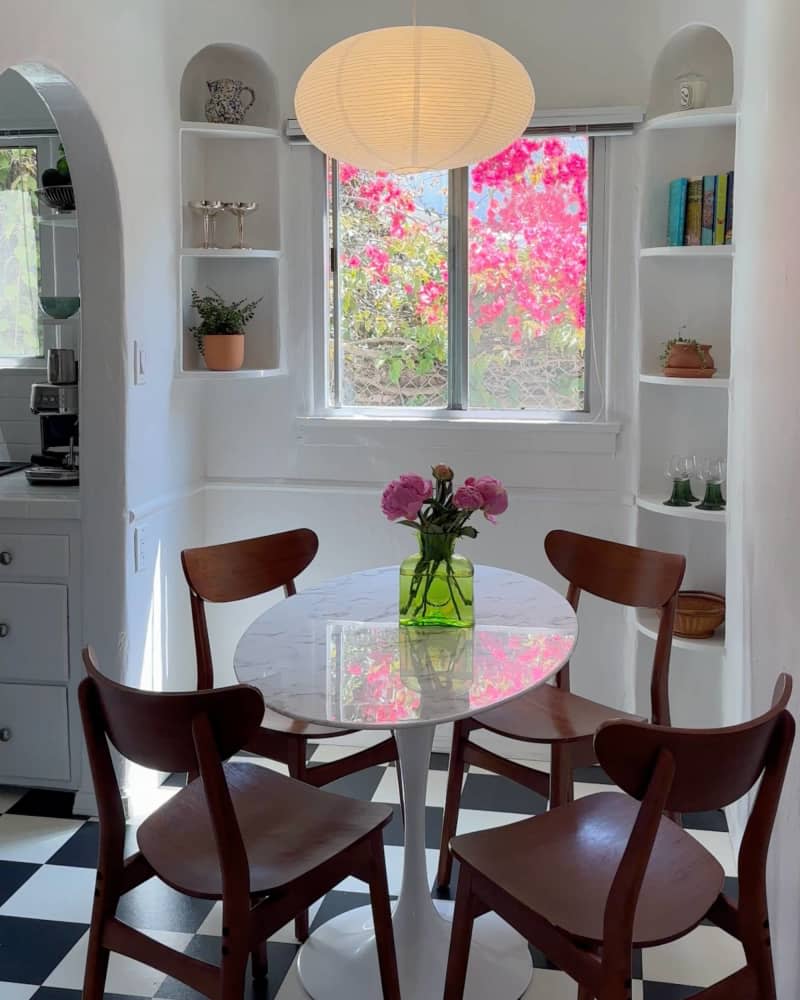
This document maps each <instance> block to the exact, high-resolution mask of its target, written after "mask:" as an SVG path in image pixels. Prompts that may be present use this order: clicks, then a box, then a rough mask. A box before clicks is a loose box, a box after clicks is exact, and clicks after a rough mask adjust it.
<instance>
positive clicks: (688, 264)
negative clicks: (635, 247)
mask: <svg viewBox="0 0 800 1000" xmlns="http://www.w3.org/2000/svg"><path fill="white" fill-rule="evenodd" d="M704 249H705V248H704ZM711 249H713V248H711ZM639 296H640V304H641V348H640V350H641V358H640V366H641V367H640V371H643V372H660V371H661V361H660V357H661V354H662V351H663V350H664V344H665V343H666V342H667V341H668V340H671V339H673V338H674V337H677V336H678V335H681V336H683V337H688V338H691V339H692V340H696V341H698V343H701V344H711V347H712V350H711V354H712V356H713V358H714V364H715V367H716V369H717V371H718V372H719V373H720V374H721V375H723V376H727V375H728V374H729V372H730V356H731V351H730V341H731V337H730V330H731V268H730V265H728V266H725V265H723V264H719V263H717V262H712V261H702V263H701V262H700V261H698V260H696V259H690V258H685V259H682V260H680V261H675V262H673V261H670V262H669V263H667V262H666V261H659V260H657V259H654V260H648V261H642V263H641V265H640V267H639ZM673 402H674V401H673Z"/></svg>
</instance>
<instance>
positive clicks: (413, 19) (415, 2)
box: [411, 0, 417, 28]
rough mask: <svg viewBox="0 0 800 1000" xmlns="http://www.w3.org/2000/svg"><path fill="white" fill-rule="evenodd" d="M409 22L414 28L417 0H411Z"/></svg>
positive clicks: (415, 24)
mask: <svg viewBox="0 0 800 1000" xmlns="http://www.w3.org/2000/svg"><path fill="white" fill-rule="evenodd" d="M411 24H412V26H413V27H414V28H416V26H417V0H411Z"/></svg>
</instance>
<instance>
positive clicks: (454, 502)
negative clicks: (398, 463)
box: [381, 465, 508, 538]
mask: <svg viewBox="0 0 800 1000" xmlns="http://www.w3.org/2000/svg"><path fill="white" fill-rule="evenodd" d="M431 472H432V474H433V481H431V480H430V479H423V478H422V476H418V475H415V474H414V473H408V474H406V475H403V476H400V478H399V479H394V480H392V482H391V483H389V485H388V486H387V487H386V489H385V490H384V491H383V496H382V497H381V510H382V511H383V513H384V514H385V515H386V517H387V518H388V519H389V520H390V521H398V522H399V523H400V524H404V525H406V526H407V527H409V528H414V529H415V530H417V531H420V532H422V533H423V534H436V535H449V536H451V537H456V538H458V537H461V536H462V535H466V536H467V537H468V538H475V537H476V535H477V534H478V532H477V530H476V529H475V528H473V527H472V526H471V525H469V524H467V521H468V520H469V519H470V517H471V516H472V515H473V514H474V513H475V511H478V510H479V511H482V512H483V516H484V517H485V518H486V519H487V521H491V522H492V523H493V524H494V523H495V522H496V520H497V515H498V514H502V513H504V511H506V510H507V509H508V493H507V492H506V489H505V487H504V486H503V484H502V483H501V482H500V480H499V479H494V478H493V477H492V476H479V477H478V478H475V477H474V476H469V477H468V478H467V479H465V480H464V483H463V485H462V486H459V487H458V488H457V489H454V488H453V478H454V477H453V470H452V469H451V468H450V466H449V465H434V466H433V468H432V469H431ZM434 484H435V485H434Z"/></svg>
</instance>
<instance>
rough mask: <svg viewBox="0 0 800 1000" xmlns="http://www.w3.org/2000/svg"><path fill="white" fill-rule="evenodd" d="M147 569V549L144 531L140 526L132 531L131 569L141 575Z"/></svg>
mask: <svg viewBox="0 0 800 1000" xmlns="http://www.w3.org/2000/svg"><path fill="white" fill-rule="evenodd" d="M146 568H147V547H146V544H145V531H144V528H142V527H141V526H140V527H138V528H134V529H133V569H134V572H135V573H143V572H144V571H145V569H146Z"/></svg>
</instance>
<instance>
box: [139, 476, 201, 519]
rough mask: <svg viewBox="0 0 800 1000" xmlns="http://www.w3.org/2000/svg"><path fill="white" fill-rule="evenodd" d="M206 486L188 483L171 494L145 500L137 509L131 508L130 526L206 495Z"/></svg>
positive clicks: (198, 483)
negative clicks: (198, 496)
mask: <svg viewBox="0 0 800 1000" xmlns="http://www.w3.org/2000/svg"><path fill="white" fill-rule="evenodd" d="M206 485H207V484H206V483H205V482H195V483H186V484H185V485H183V486H180V487H178V488H177V489H174V490H171V491H170V492H169V493H162V494H161V495H160V496H156V497H153V498H152V499H151V500H145V501H144V503H140V504H137V506H136V507H131V508H130V509H129V510H128V524H135V523H136V522H137V521H143V520H145V518H148V517H152V516H153V514H158V513H159V512H160V511H162V510H167V509H168V508H169V507H175V506H176V505H177V504H179V503H180V502H181V501H182V500H189V499H191V498H192V497H195V496H197V495H198V493H205V491H206Z"/></svg>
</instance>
